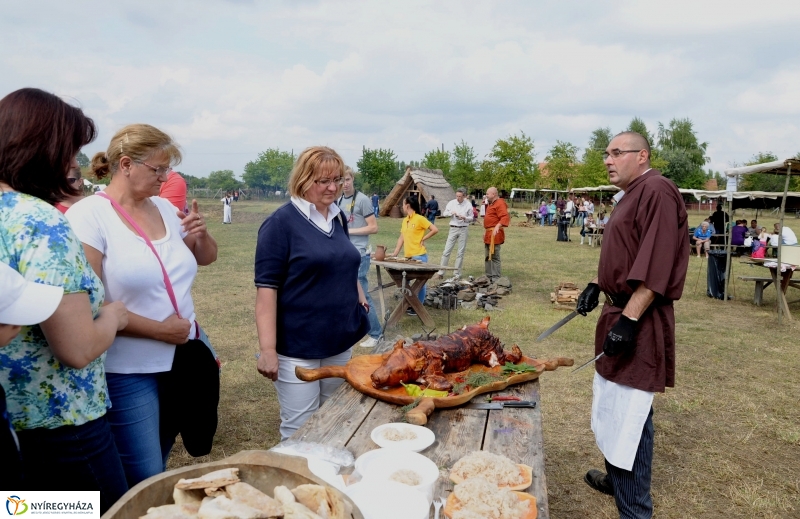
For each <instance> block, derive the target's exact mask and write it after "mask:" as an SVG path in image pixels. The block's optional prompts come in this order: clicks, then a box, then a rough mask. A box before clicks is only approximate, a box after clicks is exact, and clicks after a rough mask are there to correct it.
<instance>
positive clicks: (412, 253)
mask: <svg viewBox="0 0 800 519" xmlns="http://www.w3.org/2000/svg"><path fill="white" fill-rule="evenodd" d="M419 209H420V208H419V200H418V199H417V197H416V196H414V195H408V196H407V197H406V198H405V200H403V213H405V215H406V217H405V218H403V223H402V224H400V237H399V238H398V239H397V245H396V246H395V248H394V253H393V254H392V256H397V254H399V253H400V247H402V248H403V256H405V257H406V258H411V259H415V260H419V261H421V262H423V263H427V262H428V250H427V249H426V248H425V240H427V239H428V238H430V237H432V236H433V235H435V234H436V233H437V232H439V229H437V228H436V225H434V224H433V223H432V222H430V221H428V219H427V218H425V217H424V216H422V215H421V214H419ZM426 231H428V232H427V234H426ZM426 292H427V290H426V287H422V290H420V291H419V300H420V301H421V302H423V303H424V302H425V293H426ZM406 313H407V314H408V315H417V313H416V312H415V311H414V309H413V308H409V309H408V310H407V311H406Z"/></svg>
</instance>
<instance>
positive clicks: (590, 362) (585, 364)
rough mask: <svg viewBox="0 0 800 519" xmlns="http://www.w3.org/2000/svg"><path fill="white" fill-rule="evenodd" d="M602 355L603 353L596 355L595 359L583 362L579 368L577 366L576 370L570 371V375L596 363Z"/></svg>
mask: <svg viewBox="0 0 800 519" xmlns="http://www.w3.org/2000/svg"><path fill="white" fill-rule="evenodd" d="M603 355H605V352H603V353H601V354H600V355H598V356H597V357H595V358H593V359H590V360H588V361H586V362H584V363H583V364H581V365H580V366H578V367H577V368H575V369H573V370H572V373H575V372H576V371H580V370H582V369H583V368H585V367H586V366H588V365H589V364H592V363H594V362H596V361H597V359H599V358H600V357H602V356H603Z"/></svg>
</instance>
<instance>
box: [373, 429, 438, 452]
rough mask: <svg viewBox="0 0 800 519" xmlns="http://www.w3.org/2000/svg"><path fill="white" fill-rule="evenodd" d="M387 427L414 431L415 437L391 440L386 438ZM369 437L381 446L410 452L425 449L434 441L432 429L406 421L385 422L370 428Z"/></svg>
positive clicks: (399, 430)
mask: <svg viewBox="0 0 800 519" xmlns="http://www.w3.org/2000/svg"><path fill="white" fill-rule="evenodd" d="M387 429H395V430H397V431H398V432H406V431H410V432H413V433H414V435H415V438H413V439H409V440H400V441H392V440H389V439H387V438H386V436H385V434H386V431H387ZM370 438H372V441H374V442H375V443H376V444H377V445H379V446H381V447H387V448H396V449H404V450H407V451H411V452H419V451H421V450H424V449H427V448H428V447H430V446H431V444H433V442H434V441H436V435H434V434H433V431H431V430H430V429H428V428H426V427H422V426H419V425H411V424H408V423H386V424H383V425H379V426H378V427H376V428H375V429H373V430H372V434H370Z"/></svg>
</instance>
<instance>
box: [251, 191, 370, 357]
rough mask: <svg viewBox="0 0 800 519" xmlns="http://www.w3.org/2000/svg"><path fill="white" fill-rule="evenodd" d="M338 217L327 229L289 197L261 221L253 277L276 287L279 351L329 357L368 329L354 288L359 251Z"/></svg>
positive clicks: (365, 314)
mask: <svg viewBox="0 0 800 519" xmlns="http://www.w3.org/2000/svg"><path fill="white" fill-rule="evenodd" d="M342 222H343V220H342V221H340V219H339V218H338V217H337V218H334V220H333V226H332V230H331V232H330V233H326V232H324V231H322V230H321V229H320V228H319V227H317V226H316V225H314V224H313V223H311V221H309V220H308V219H307V218H306V216H305V215H304V214H303V213H302V212H300V210H299V209H298V208H297V207H295V206H294V204H292V203H291V202H288V203H286V204H284V205H283V206H281V207H280V208H279V209H278V210H276V211H275V212H274V213H272V214H271V215H270V216H269V217H268V218H267V219H266V220H265V221H264V223H263V224H261V229H259V231H258V243H257V245H256V261H255V283H256V286H257V287H266V288H274V289H277V291H278V321H277V323H278V324H277V328H278V330H277V332H278V333H277V351H278V353H279V354H281V355H285V356H287V357H294V358H300V359H324V358H327V357H332V356H333V355H338V354H339V353H342V352H343V351H345V350H347V349H348V348H350V347H351V346H353V344H355V343H356V342H357V341H358V340H359V339H361V338H362V337H363V336H364V335H366V333H367V331H369V319H368V318H367V313H366V310H365V309H364V308H363V307H362V306H361V305H360V304H358V289H357V288H356V284H357V283H358V267H359V265H360V264H361V257H360V255H359V253H358V251H357V250H356V249H355V247H353V244H352V243H350V239H349V238H348V234H347V229H346V225H347V224H344V226H343V225H342Z"/></svg>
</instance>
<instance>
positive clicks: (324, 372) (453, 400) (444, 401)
mask: <svg viewBox="0 0 800 519" xmlns="http://www.w3.org/2000/svg"><path fill="white" fill-rule="evenodd" d="M386 355H388V353H384V354H383V355H359V356H358V357H353V358H352V359H350V360H349V361H348V362H347V364H345V365H344V366H325V367H322V368H317V369H306V368H301V367H296V368H295V375H297V378H299V379H300V380H304V381H306V382H310V381H312V380H319V379H322V378H330V377H338V378H343V379H345V380H347V382H349V383H350V385H351V386H353V388H354V389H356V390H357V391H360V392H361V393H364V394H365V395H369V396H371V397H373V398H376V399H378V400H382V401H384V402H389V403H390V404H397V405H408V404H411V403H413V402H414V401H415V400H416V398H415V397H413V396H410V395H409V394H408V393H406V390H405V388H403V386H397V387H390V388H381V389H377V388H375V387H373V386H372V379H371V378H370V375H372V373H373V372H375V370H376V369H378V367H380V365H381V364H382V363H383V359H384V358H385V356H386ZM523 362H524V363H526V364H530V365H531V366H536V368H537V369H536V371H533V372H527V373H521V374H519V375H511V376H510V377H506V378H504V379H502V380H498V381H496V382H493V383H491V384H487V385H485V386H480V387H476V388H472V389H470V390H469V391H465V392H464V393H461V394H460V395H455V396H448V397H441V398H423V399H422V400H421V401H420V403H419V405H418V406H417V407H416V408H414V409H413V410H412V411H410V412H409V413H408V414H406V419H407V420H408V421H409V423H412V424H414V425H425V423H427V417H428V416H429V415H430V414H431V412H432V411H433V410H434V409H435V408H439V409H442V408H447V407H456V406H459V405H461V404H465V403H467V402H469V401H470V400H472V398H473V397H475V396H477V395H480V394H482V393H489V392H492V391H501V390H503V389H505V388H507V387H508V386H510V385H512V384H520V383H522V382H528V381H529V380H533V379H535V378H539V375H541V374H542V373H544V372H545V371H553V370H555V369H557V368H558V367H559V366H572V365H573V364H574V361H573V360H572V359H567V358H564V357H558V358H555V359H548V360H541V359H533V358H531V357H522V360H521V361H520V363H523ZM501 370H502V367H501V366H495V367H493V368H489V367H486V366H483V365H482V364H473V365H472V366H470V367H469V369H467V370H465V371H459V372H456V373H446V374H445V377H446V378H447V379H448V380H449V381H450V382H453V383H455V382H456V379H457V378H458V377H466V376H467V375H469V373H470V372H478V371H486V372H491V373H496V374H500V371H501Z"/></svg>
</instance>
